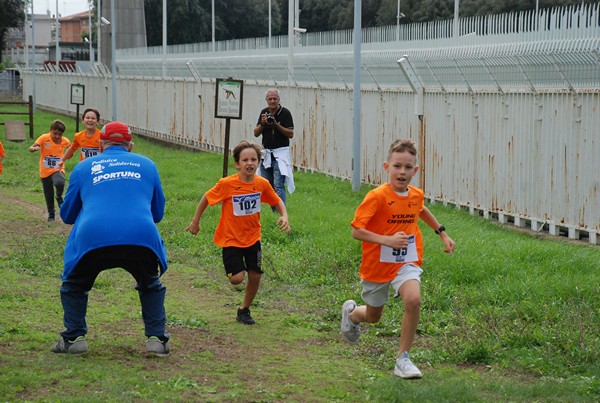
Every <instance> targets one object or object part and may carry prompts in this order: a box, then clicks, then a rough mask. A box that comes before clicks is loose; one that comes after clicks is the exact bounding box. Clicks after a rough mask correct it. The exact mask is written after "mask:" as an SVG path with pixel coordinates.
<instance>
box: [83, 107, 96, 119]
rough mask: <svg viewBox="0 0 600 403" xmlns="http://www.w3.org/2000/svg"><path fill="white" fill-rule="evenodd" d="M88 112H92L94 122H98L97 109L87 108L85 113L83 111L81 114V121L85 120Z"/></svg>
mask: <svg viewBox="0 0 600 403" xmlns="http://www.w3.org/2000/svg"><path fill="white" fill-rule="evenodd" d="M88 112H94V114H95V115H96V120H100V112H98V110H97V109H94V108H87V109H86V110H85V111H83V113H82V114H81V120H82V121H83V119H84V118H85V115H87V113H88Z"/></svg>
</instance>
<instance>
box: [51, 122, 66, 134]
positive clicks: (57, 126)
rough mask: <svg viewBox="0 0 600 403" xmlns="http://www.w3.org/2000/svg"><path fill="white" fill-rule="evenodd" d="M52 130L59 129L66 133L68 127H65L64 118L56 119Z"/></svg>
mask: <svg viewBox="0 0 600 403" xmlns="http://www.w3.org/2000/svg"><path fill="white" fill-rule="evenodd" d="M50 130H58V131H59V132H61V133H64V132H65V130H66V127H65V124H64V123H63V122H62V120H60V119H56V120H55V121H54V122H52V124H51V125H50Z"/></svg>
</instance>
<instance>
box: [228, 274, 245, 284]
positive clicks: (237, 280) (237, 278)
mask: <svg viewBox="0 0 600 403" xmlns="http://www.w3.org/2000/svg"><path fill="white" fill-rule="evenodd" d="M245 275H246V272H244V271H241V272H239V273H238V274H235V275H233V276H231V277H228V279H229V282H230V283H231V284H233V285H237V284H242V283H243V282H244V276H245Z"/></svg>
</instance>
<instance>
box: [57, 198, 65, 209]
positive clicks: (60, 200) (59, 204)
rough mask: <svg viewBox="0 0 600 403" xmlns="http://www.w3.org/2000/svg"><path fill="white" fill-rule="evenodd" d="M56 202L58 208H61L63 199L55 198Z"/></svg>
mask: <svg viewBox="0 0 600 403" xmlns="http://www.w3.org/2000/svg"><path fill="white" fill-rule="evenodd" d="M56 202H57V203H58V208H61V207H62V204H63V198H62V197H57V198H56Z"/></svg>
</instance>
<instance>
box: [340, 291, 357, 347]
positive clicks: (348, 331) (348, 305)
mask: <svg viewBox="0 0 600 403" xmlns="http://www.w3.org/2000/svg"><path fill="white" fill-rule="evenodd" d="M354 309H356V302H354V301H353V300H351V299H349V300H348V301H346V302H344V305H342V325H341V327H340V329H341V333H342V339H344V341H346V342H348V343H350V344H356V343H358V340H360V325H359V324H358V323H354V322H352V320H350V312H352V311H353V310H354Z"/></svg>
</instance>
